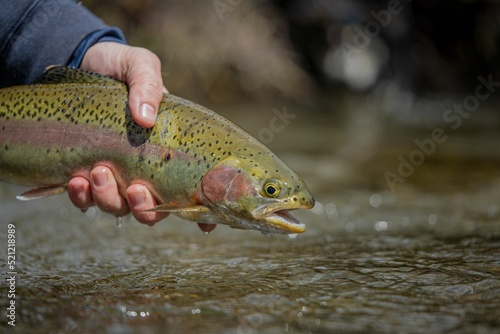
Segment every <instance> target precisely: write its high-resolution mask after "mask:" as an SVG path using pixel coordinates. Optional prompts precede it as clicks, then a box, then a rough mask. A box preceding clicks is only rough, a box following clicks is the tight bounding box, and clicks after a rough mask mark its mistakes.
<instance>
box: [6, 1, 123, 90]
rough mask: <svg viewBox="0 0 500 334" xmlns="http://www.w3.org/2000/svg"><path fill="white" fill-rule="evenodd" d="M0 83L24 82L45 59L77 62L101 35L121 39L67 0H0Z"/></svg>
mask: <svg viewBox="0 0 500 334" xmlns="http://www.w3.org/2000/svg"><path fill="white" fill-rule="evenodd" d="M0 8H1V10H0V87H6V86H12V85H18V84H24V83H30V82H32V81H33V80H35V79H36V78H37V77H38V76H40V75H41V74H42V73H43V71H44V70H45V68H46V67H47V66H50V65H73V66H78V65H80V62H81V60H82V58H83V55H84V54H85V52H86V51H87V49H88V48H89V47H90V46H92V45H93V44H95V43H97V42H101V41H115V42H121V43H125V38H124V37H123V34H122V33H121V31H120V30H119V29H117V28H111V27H108V26H106V25H105V24H104V22H102V21H101V20H100V19H99V18H97V17H96V16H95V15H93V14H92V13H91V12H90V11H88V10H87V9H86V8H85V7H83V6H81V5H79V4H77V3H76V2H74V1H72V0H16V1H12V0H0Z"/></svg>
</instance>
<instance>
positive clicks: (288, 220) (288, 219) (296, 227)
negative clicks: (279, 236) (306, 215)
mask: <svg viewBox="0 0 500 334" xmlns="http://www.w3.org/2000/svg"><path fill="white" fill-rule="evenodd" d="M265 220H266V222H267V223H268V224H269V225H271V226H273V227H274V228H277V229H279V230H281V231H282V233H302V232H304V231H305V230H306V225H304V224H303V223H302V222H300V221H299V220H297V219H296V218H295V217H293V216H292V215H291V214H290V213H289V211H288V210H278V211H274V212H272V213H270V214H269V215H267V216H266V218H265Z"/></svg>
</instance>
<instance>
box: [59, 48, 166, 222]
mask: <svg viewBox="0 0 500 334" xmlns="http://www.w3.org/2000/svg"><path fill="white" fill-rule="evenodd" d="M80 67H81V68H82V69H86V70H90V71H93V72H96V73H100V74H104V75H108V76H111V77H114V78H116V79H118V80H121V81H124V82H126V83H127V84H128V86H129V89H130V91H129V107H130V113H131V115H132V117H133V118H134V120H135V121H136V122H137V123H138V124H139V125H141V126H143V127H146V128H150V127H152V126H153V125H154V123H155V119H156V114H157V112H158V107H159V105H160V102H161V99H162V97H163V93H164V92H165V93H168V91H167V89H166V88H165V87H164V86H163V81H162V77H161V64H160V60H159V59H158V57H157V56H156V55H155V54H154V53H152V52H151V51H149V50H146V49H143V48H138V47H132V46H128V45H124V44H120V43H114V42H102V43H97V44H95V45H93V46H92V47H90V48H89V49H88V51H87V53H86V54H85V56H84V58H83V61H82V64H81V66H80ZM68 194H69V197H70V199H71V201H72V202H73V204H74V205H75V206H76V207H78V208H80V209H82V210H85V209H88V208H89V207H91V206H93V205H94V204H95V205H97V206H98V207H99V208H100V209H101V210H103V211H105V212H109V213H111V214H114V215H116V216H123V215H125V214H127V213H128V212H129V211H132V214H133V215H134V217H135V218H136V219H137V220H138V221H139V222H141V223H145V224H149V225H153V224H154V223H156V222H157V221H159V220H161V219H163V218H164V217H165V216H166V215H167V214H166V213H157V212H144V211H142V210H145V209H151V208H152V207H154V206H156V200H155V199H154V197H153V195H152V194H151V192H150V191H149V190H148V189H147V188H146V187H145V186H143V185H140V184H134V185H131V186H130V187H128V188H127V190H126V194H125V196H126V198H125V197H123V196H121V195H120V192H119V190H118V185H117V183H116V179H115V178H114V176H113V174H112V172H111V170H110V169H109V168H107V167H104V166H97V167H95V168H94V169H93V170H92V171H91V173H90V179H89V180H88V179H86V178H83V177H74V178H73V179H71V180H70V182H69V183H68Z"/></svg>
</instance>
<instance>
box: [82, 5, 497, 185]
mask: <svg viewBox="0 0 500 334" xmlns="http://www.w3.org/2000/svg"><path fill="white" fill-rule="evenodd" d="M83 4H84V5H86V6H88V8H90V9H91V10H92V11H93V12H95V13H96V14H97V15H98V16H100V17H101V18H103V19H104V20H105V21H106V22H107V23H108V24H110V25H115V26H118V27H120V28H122V29H123V31H124V33H125V35H126V36H127V38H128V41H129V43H130V44H133V45H139V46H143V47H146V48H149V49H151V50H152V51H154V52H155V53H156V54H158V55H159V56H160V58H161V59H162V62H163V71H164V73H163V77H164V81H165V84H166V86H167V87H168V89H169V90H170V92H171V93H173V94H176V95H180V96H182V97H185V98H188V99H191V100H194V101H196V102H198V103H200V104H204V105H206V106H208V107H209V108H211V109H213V110H216V111H217V112H219V113H222V114H223V115H225V116H226V117H228V118H230V119H232V120H234V121H236V122H237V123H238V124H239V125H240V126H242V127H243V128H245V129H246V130H248V131H250V132H251V133H252V134H253V135H255V136H257V137H258V138H259V136H258V135H259V133H260V132H259V131H262V129H263V128H265V127H266V126H268V123H269V120H270V119H271V118H272V117H273V110H275V109H278V110H281V111H282V110H283V108H286V110H287V112H288V113H289V114H290V113H291V114H293V115H294V116H296V117H295V118H293V119H292V118H290V119H289V120H290V122H289V124H288V123H287V124H285V125H286V126H285V127H283V131H280V133H279V134H278V133H276V134H275V136H273V137H272V138H269V139H271V140H268V141H269V142H266V140H263V141H265V143H266V144H268V145H269V146H270V147H271V148H272V149H273V150H278V151H288V150H290V149H291V148H294V149H296V151H297V150H301V151H302V152H306V153H307V152H309V153H310V154H312V155H313V156H314V154H315V153H318V152H319V153H325V152H326V153H331V154H327V155H326V156H323V157H320V158H318V157H317V156H315V157H314V159H315V161H317V165H318V169H319V171H320V172H319V175H320V176H322V177H323V178H322V179H325V178H326V179H329V180H331V181H333V182H339V184H338V185H342V184H343V183H344V181H346V180H348V184H349V185H351V186H352V182H353V181H354V183H356V182H358V181H359V182H361V184H362V186H366V185H367V184H368V185H370V186H372V187H375V188H384V189H388V181H387V178H386V172H387V171H389V172H395V173H396V169H397V168H398V167H399V165H400V164H401V160H400V159H399V158H398V157H399V155H402V156H403V157H405V158H406V159H408V158H409V156H408V155H409V154H410V153H411V152H412V151H413V150H415V149H418V147H416V146H415V143H414V141H415V140H416V139H420V140H423V139H425V138H427V137H429V136H431V131H432V130H433V129H434V128H436V127H441V128H444V131H445V133H446V135H447V140H446V142H445V143H442V144H440V145H437V147H436V150H435V152H433V154H431V155H430V156H427V157H426V160H425V164H423V166H422V167H421V168H417V169H416V170H415V172H414V173H412V175H411V177H409V178H405V182H406V181H408V182H406V185H407V184H411V183H413V182H414V181H418V182H416V184H415V185H416V186H418V185H424V186H425V187H435V188H436V187H437V188H443V187H445V188H450V187H454V186H457V185H460V184H462V182H463V181H464V180H463V175H462V173H461V172H460V168H457V165H458V164H460V165H462V164H468V163H470V164H473V165H477V164H480V165H485V166H486V169H487V170H488V171H489V170H491V169H493V170H495V169H496V162H497V161H498V159H499V158H500V152H499V149H497V145H494V144H493V143H494V142H495V140H494V138H496V135H497V130H498V129H499V128H500V114H499V113H498V112H497V110H496V109H497V106H498V97H499V96H500V95H499V94H498V93H496V92H492V93H491V94H488V97H487V98H485V99H482V100H481V101H479V102H480V105H479V106H478V105H474V102H475V100H474V99H473V100H471V101H468V102H469V103H472V105H471V107H470V108H469V109H474V110H473V112H472V113H470V117H469V116H467V118H465V117H462V116H458V115H457V114H456V113H453V114H452V113H448V114H447V112H450V111H451V110H450V109H452V108H453V105H454V104H463V103H464V100H465V99H466V98H467V97H469V96H470V95H474V94H475V90H476V87H477V86H478V85H479V84H480V83H481V81H480V80H479V79H478V78H479V77H480V76H481V77H483V78H484V79H485V80H486V81H487V79H488V78H490V79H491V80H492V81H494V82H495V80H498V81H500V72H499V60H500V54H499V49H498V46H499V43H498V42H499V38H500V37H499V36H500V6H499V5H498V4H497V3H496V2H494V1H493V2H492V1H442V0H441V1H411V2H410V1H404V0H401V1H396V0H393V1H374V0H371V1H346V0H337V1H329V0H290V1H280V0H274V1H271V0H256V1H238V0H232V1H228V0H213V1H195V0H148V1H134V0H115V1H104V2H103V1H92V0H88V1H84V2H83ZM489 76H490V77H489ZM493 89H495V87H493ZM481 92H482V91H481ZM484 92H485V93H489V91H484ZM468 114H469V113H468ZM445 115H448V116H449V117H452V116H453V117H455V119H454V120H453V121H451V120H448V121H446V120H445ZM456 117H458V118H460V120H458V119H456ZM459 121H460V124H458V122H459ZM450 126H452V128H450ZM471 133H476V134H477V133H480V134H481V137H480V138H479V137H477V136H473V137H470V136H469V134H471ZM259 139H261V140H262V139H263V138H259ZM448 139H452V140H448ZM284 154H286V153H284ZM310 159H311V156H305V157H304V159H303V160H304V161H310ZM471 160H474V161H473V162H471ZM436 163H438V164H445V165H448V167H450V168H448V169H447V170H446V172H443V173H436V172H435V171H436V169H435V168H434V167H435V164H436ZM298 169H302V168H301V167H300V166H299V167H298ZM304 169H305V173H307V168H304ZM429 170H431V171H434V172H429ZM315 174H316V175H318V172H317V171H315ZM396 174H397V173H396ZM479 174H480V175H477V173H476V172H475V171H471V172H470V173H469V174H468V178H469V179H473V180H474V179H475V178H476V177H477V176H479V177H482V175H483V174H484V171H481V172H479ZM346 175H351V176H352V177H346ZM398 175H399V174H398ZM306 178H307V176H306ZM436 178H437V179H439V178H446V179H447V180H448V181H449V182H446V186H445V185H443V183H439V184H437V183H436ZM315 179H316V180H317V178H315ZM315 179H313V180H311V181H310V182H313V183H317V186H318V187H321V186H322V185H324V182H323V181H318V182H315ZM399 183H401V184H402V183H403V182H399ZM399 183H398V184H399ZM328 186H331V184H329V185H328ZM389 188H391V187H390V186H389ZM391 190H394V189H391Z"/></svg>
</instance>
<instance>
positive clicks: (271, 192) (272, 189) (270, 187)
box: [264, 181, 281, 197]
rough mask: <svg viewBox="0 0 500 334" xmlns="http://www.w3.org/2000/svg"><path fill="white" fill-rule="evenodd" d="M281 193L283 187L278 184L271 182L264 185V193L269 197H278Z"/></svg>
mask: <svg viewBox="0 0 500 334" xmlns="http://www.w3.org/2000/svg"><path fill="white" fill-rule="evenodd" d="M280 191H281V187H280V185H279V184H278V183H277V182H274V181H269V182H266V184H264V193H265V194H266V195H267V196H269V197H277V196H278V195H279V194H280Z"/></svg>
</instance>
